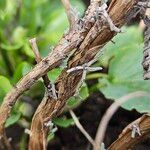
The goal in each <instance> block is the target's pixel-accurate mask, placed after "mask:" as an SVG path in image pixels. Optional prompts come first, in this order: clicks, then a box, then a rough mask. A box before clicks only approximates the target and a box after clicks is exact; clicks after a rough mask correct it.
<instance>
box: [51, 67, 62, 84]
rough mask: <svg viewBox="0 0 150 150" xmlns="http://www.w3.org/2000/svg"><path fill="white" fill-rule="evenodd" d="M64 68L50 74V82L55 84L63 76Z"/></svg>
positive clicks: (56, 69)
mask: <svg viewBox="0 0 150 150" xmlns="http://www.w3.org/2000/svg"><path fill="white" fill-rule="evenodd" d="M61 71H62V68H55V69H53V70H51V71H50V72H49V73H48V76H49V78H50V80H51V81H52V82H53V83H54V82H55V81H56V79H57V78H58V76H59V75H60V74H61Z"/></svg>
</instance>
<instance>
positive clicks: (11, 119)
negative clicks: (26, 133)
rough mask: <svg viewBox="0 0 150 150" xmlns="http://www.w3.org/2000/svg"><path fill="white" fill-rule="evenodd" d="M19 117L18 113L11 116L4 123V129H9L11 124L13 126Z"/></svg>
mask: <svg viewBox="0 0 150 150" xmlns="http://www.w3.org/2000/svg"><path fill="white" fill-rule="evenodd" d="M20 117H21V113H18V114H12V115H11V116H10V117H9V118H8V119H7V121H6V123H5V127H6V128H7V127H9V126H11V125H13V124H15V123H16V122H17V121H18V120H19V119H20Z"/></svg>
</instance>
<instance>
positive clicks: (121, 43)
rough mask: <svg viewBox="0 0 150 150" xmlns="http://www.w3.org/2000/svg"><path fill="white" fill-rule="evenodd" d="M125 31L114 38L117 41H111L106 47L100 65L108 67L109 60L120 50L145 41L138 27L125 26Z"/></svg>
mask: <svg viewBox="0 0 150 150" xmlns="http://www.w3.org/2000/svg"><path fill="white" fill-rule="evenodd" d="M123 30H124V33H120V34H118V35H117V36H115V37H114V38H113V41H114V42H115V44H114V43H112V42H109V43H108V44H107V45H106V47H105V48H104V49H105V51H104V55H103V56H102V57H100V60H99V61H100V65H102V66H104V67H108V65H109V61H110V60H111V59H113V58H114V57H116V56H117V55H118V53H120V51H122V53H123V51H124V50H126V49H128V48H131V47H133V45H135V44H138V45H139V44H141V43H142V42H143V37H142V32H141V31H140V30H139V29H138V28H137V27H136V26H131V27H125V28H123Z"/></svg>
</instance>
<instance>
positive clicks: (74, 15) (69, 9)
mask: <svg viewBox="0 0 150 150" xmlns="http://www.w3.org/2000/svg"><path fill="white" fill-rule="evenodd" d="M61 2H62V4H63V6H64V8H65V11H66V14H67V17H68V20H69V24H70V29H73V27H74V26H75V25H76V22H77V21H78V15H77V13H76V12H75V11H74V10H73V8H72V7H71V4H70V1H69V0H61Z"/></svg>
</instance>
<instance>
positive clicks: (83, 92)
mask: <svg viewBox="0 0 150 150" xmlns="http://www.w3.org/2000/svg"><path fill="white" fill-rule="evenodd" d="M88 96H89V90H88V87H87V85H86V84H84V85H83V86H82V88H81V89H80V91H79V98H78V97H71V98H69V99H68V101H67V105H68V106H69V107H70V108H75V107H77V106H78V105H80V104H81V103H82V102H83V101H84V100H85V99H86V98H87V97H88Z"/></svg>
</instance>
